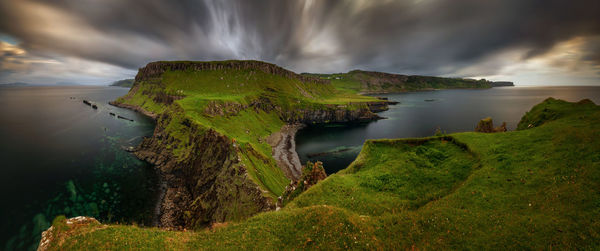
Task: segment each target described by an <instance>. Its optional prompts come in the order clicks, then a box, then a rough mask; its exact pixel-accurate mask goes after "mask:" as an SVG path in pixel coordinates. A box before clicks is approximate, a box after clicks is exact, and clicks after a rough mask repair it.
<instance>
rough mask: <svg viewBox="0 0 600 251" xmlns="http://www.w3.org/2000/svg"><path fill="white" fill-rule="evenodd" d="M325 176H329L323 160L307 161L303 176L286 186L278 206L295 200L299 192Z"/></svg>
mask: <svg viewBox="0 0 600 251" xmlns="http://www.w3.org/2000/svg"><path fill="white" fill-rule="evenodd" d="M325 178H327V173H326V172H325V169H324V168H323V162H321V161H317V162H315V163H312V162H310V161H309V162H308V163H306V166H304V168H302V176H300V179H298V180H297V181H292V182H290V185H288V186H287V187H286V188H285V191H284V192H283V195H281V196H280V197H279V199H278V201H277V207H278V208H280V207H282V206H283V205H285V204H286V203H287V202H289V201H291V200H293V199H294V198H296V197H297V196H298V195H299V194H301V193H302V192H304V191H306V190H308V189H309V188H310V187H312V186H314V185H316V184H317V183H318V182H319V181H321V180H324V179H325Z"/></svg>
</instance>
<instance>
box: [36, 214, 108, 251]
mask: <svg viewBox="0 0 600 251" xmlns="http://www.w3.org/2000/svg"><path fill="white" fill-rule="evenodd" d="M88 226H100V222H98V221H97V220H96V219H94V218H92V217H85V216H77V217H73V218H69V219H66V218H64V216H59V217H57V218H56V219H55V220H54V222H53V223H52V226H51V227H50V228H48V230H46V231H44V232H42V239H41V240H40V244H39V246H38V248H37V250H38V251H46V250H49V249H50V247H60V245H61V244H62V243H63V242H64V240H65V238H68V237H72V236H73V235H75V234H85V233H88V232H90V231H93V230H95V229H88V230H87V231H85V230H83V228H86V227H88ZM96 229H98V228H96Z"/></svg>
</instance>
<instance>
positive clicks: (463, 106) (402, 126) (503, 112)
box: [296, 86, 600, 174]
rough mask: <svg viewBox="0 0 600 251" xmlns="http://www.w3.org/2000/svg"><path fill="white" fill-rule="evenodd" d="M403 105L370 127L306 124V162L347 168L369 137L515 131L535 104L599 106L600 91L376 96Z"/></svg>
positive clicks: (302, 134) (331, 169) (301, 135)
mask: <svg viewBox="0 0 600 251" xmlns="http://www.w3.org/2000/svg"><path fill="white" fill-rule="evenodd" d="M377 96H380V97H387V98H389V100H390V101H397V102H400V103H399V104H397V105H394V106H390V109H389V110H387V111H384V112H381V113H379V115H380V116H382V117H386V118H387V119H382V120H378V121H374V122H370V123H367V124H351V125H339V124H338V125H328V126H308V127H305V128H304V129H301V130H300V131H299V132H298V134H297V135H296V151H297V153H298V155H299V157H300V160H301V162H302V163H305V162H306V161H309V160H310V161H313V162H314V161H322V162H323V163H324V167H325V170H326V172H327V173H328V174H332V173H336V172H337V171H339V170H341V169H344V168H346V167H347V166H348V165H349V164H350V163H351V162H352V161H354V159H355V158H356V156H357V155H358V153H359V152H360V150H361V147H362V144H363V143H364V141H365V140H367V139H382V138H390V139H391V138H413V137H426V136H432V135H434V134H435V132H436V129H437V128H440V130H441V131H442V132H446V133H454V132H465V131H473V130H474V128H475V126H476V125H477V122H478V121H479V120H480V119H482V118H485V117H492V119H493V120H494V124H495V125H500V124H501V123H502V122H506V123H507V127H508V129H509V130H514V129H515V128H516V126H517V124H518V123H519V121H520V119H521V117H522V116H523V115H524V114H525V112H527V111H528V110H529V109H531V107H532V106H534V105H536V104H538V103H540V102H542V101H543V100H545V99H546V98H548V97H554V98H558V99H564V100H567V101H579V100H581V99H584V98H589V99H591V100H592V101H593V102H594V103H596V104H600V87H596V86H569V87H566V86H564V87H563V86H558V87H498V88H491V89H482V90H437V91H424V92H411V93H399V94H383V95H377Z"/></svg>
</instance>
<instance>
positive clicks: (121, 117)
mask: <svg viewBox="0 0 600 251" xmlns="http://www.w3.org/2000/svg"><path fill="white" fill-rule="evenodd" d="M117 118H119V119H124V120H129V121H131V122H133V119H130V118H126V117H123V116H121V115H117Z"/></svg>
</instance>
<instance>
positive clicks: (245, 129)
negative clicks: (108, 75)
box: [116, 60, 377, 198]
mask: <svg viewBox="0 0 600 251" xmlns="http://www.w3.org/2000/svg"><path fill="white" fill-rule="evenodd" d="M371 101H377V99H376V98H373V97H368V96H362V95H357V94H354V93H351V92H346V91H342V90H338V89H336V88H334V86H332V85H331V84H330V83H329V82H328V81H323V80H320V79H316V78H312V77H307V76H302V75H299V74H296V73H293V72H291V71H288V70H285V69H283V68H281V67H278V66H276V65H273V64H269V63H265V62H260V61H237V60H232V61H215V62H191V61H160V62H154V63H149V64H148V65H147V66H146V67H144V68H141V69H140V70H139V72H138V75H137V76H136V78H135V83H134V86H133V87H132V89H131V91H130V92H129V94H128V95H126V96H124V97H121V98H119V99H118V100H117V101H116V102H117V103H120V104H126V105H132V106H137V107H140V108H142V109H143V110H145V111H147V112H151V113H154V114H156V115H160V114H167V115H168V116H169V117H170V119H169V120H168V121H167V122H165V124H164V125H160V126H164V127H165V129H166V133H167V134H168V135H170V136H171V137H174V138H175V139H176V140H177V142H176V143H173V142H168V143H166V144H165V146H164V147H166V148H168V149H173V153H174V154H175V155H176V156H177V157H178V158H180V159H182V160H183V159H185V158H187V157H188V156H189V155H190V154H191V152H190V147H189V146H190V145H191V142H188V141H189V135H188V134H189V133H188V131H187V130H186V129H185V128H186V127H187V126H186V125H185V124H186V123H188V122H191V123H193V124H194V125H195V126H197V127H199V128H201V130H209V129H212V130H215V131H217V132H218V133H220V134H222V135H225V136H227V137H229V138H230V139H232V140H234V141H235V142H236V145H239V147H240V149H241V152H242V153H243V154H242V155H243V156H242V157H241V161H242V162H243V163H244V165H245V166H246V167H247V170H248V172H249V174H250V177H251V178H252V179H253V180H254V181H255V183H256V184H258V185H259V186H260V187H261V189H262V190H264V191H265V193H266V194H267V195H268V196H270V197H272V198H276V197H277V196H279V195H281V193H282V192H283V190H284V188H285V186H286V185H287V184H289V180H288V179H287V178H286V177H285V175H284V174H283V173H282V171H281V170H280V169H279V168H278V167H277V165H276V163H275V161H274V160H273V159H272V158H271V155H272V153H271V146H270V145H269V144H268V143H267V138H268V137H269V136H270V135H271V134H272V133H274V132H277V131H279V130H280V128H281V127H282V126H283V125H284V124H285V123H286V122H285V121H284V120H282V119H281V114H282V113H285V112H286V111H301V110H321V109H325V108H327V107H330V108H331V107H337V108H341V109H347V110H353V109H359V108H364V107H366V104H365V103H364V102H371ZM291 114H293V113H291ZM188 124H189V123H188Z"/></svg>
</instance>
